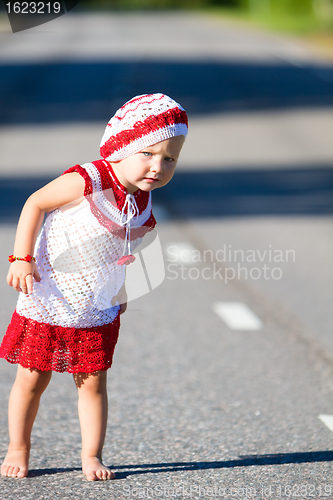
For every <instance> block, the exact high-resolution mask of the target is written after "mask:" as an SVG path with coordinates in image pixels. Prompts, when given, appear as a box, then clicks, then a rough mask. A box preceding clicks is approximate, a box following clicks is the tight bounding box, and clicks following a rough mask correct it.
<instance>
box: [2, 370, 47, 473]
mask: <svg viewBox="0 0 333 500" xmlns="http://www.w3.org/2000/svg"><path fill="white" fill-rule="evenodd" d="M51 375H52V372H51V371H47V372H42V371H39V370H33V371H30V370H29V369H27V368H23V367H22V366H20V365H19V366H18V368H17V375H16V380H15V382H14V385H13V388H12V391H11V394H10V398H9V405H8V426H9V438H10V443H9V447H8V452H7V455H6V457H5V459H4V461H3V464H2V466H1V474H2V475H3V476H10V477H26V476H27V475H28V465H29V454H30V436H31V430H32V426H33V423H34V421H35V418H36V415H37V411H38V407H39V401H40V397H41V395H42V394H43V392H44V390H45V389H46V387H47V386H48V383H49V382H50V380H51Z"/></svg>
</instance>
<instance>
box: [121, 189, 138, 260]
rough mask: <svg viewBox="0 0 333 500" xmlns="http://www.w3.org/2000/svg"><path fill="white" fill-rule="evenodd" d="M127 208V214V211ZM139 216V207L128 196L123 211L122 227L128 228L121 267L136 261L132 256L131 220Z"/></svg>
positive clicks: (133, 199)
mask: <svg viewBox="0 0 333 500" xmlns="http://www.w3.org/2000/svg"><path fill="white" fill-rule="evenodd" d="M126 208H127V213H125V210H126ZM138 214H139V209H138V205H137V204H136V200H135V198H134V196H133V195H132V194H127V195H126V199H125V203H124V206H123V208H122V211H121V225H122V226H123V227H126V234H125V241H124V251H123V256H122V257H121V258H120V259H119V260H118V264H119V265H123V264H125V265H127V264H130V263H131V262H133V261H134V260H135V257H134V255H131V220H132V219H133V218H134V217H135V216H137V215H138Z"/></svg>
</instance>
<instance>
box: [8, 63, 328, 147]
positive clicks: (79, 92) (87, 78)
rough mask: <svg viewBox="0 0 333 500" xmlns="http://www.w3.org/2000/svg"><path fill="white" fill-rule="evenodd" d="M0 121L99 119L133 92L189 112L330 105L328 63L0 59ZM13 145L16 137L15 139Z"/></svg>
mask: <svg viewBox="0 0 333 500" xmlns="http://www.w3.org/2000/svg"><path fill="white" fill-rule="evenodd" d="M0 82H1V83H0V109H1V115H0V124H3V125H13V124H22V123H56V122H78V121H85V122H88V121H94V120H95V121H96V120H98V121H103V122H105V121H107V120H108V119H109V118H110V116H112V115H113V113H114V112H115V110H116V109H117V108H118V107H119V106H121V105H122V104H123V103H124V102H125V101H127V100H128V99H130V98H132V97H133V96H134V95H138V94H144V93H154V92H164V93H166V94H169V95H171V96H172V97H173V98H174V99H176V100H178V101H179V102H180V103H181V104H182V105H183V106H184V107H185V109H186V110H187V112H188V113H189V114H190V115H194V114H208V113H216V112H219V113H221V112H239V111H241V112H244V111H246V110H248V111H253V110H263V109H264V110H269V109H285V108H290V107H295V108H299V107H302V108H307V107H308V108H311V107H323V108H324V107H327V106H333V66H331V65H329V64H326V65H325V64H321V65H320V66H315V65H313V66H312V65H310V64H308V65H304V66H301V67H297V66H295V65H292V64H289V63H288V62H284V61H278V62H275V61H274V62H269V63H265V62H260V63H259V62H254V61H253V62H243V61H239V62H235V61H222V62H220V61H209V60H208V61H172V60H168V61H162V62H157V61H146V62H145V61H141V62H140V61H125V62H124V61H113V62H90V61H89V62H68V63H67V62H59V61H58V62H49V63H46V62H41V63H37V64H36V63H31V64H22V63H19V64H2V65H0ZM18 143H19V138H18Z"/></svg>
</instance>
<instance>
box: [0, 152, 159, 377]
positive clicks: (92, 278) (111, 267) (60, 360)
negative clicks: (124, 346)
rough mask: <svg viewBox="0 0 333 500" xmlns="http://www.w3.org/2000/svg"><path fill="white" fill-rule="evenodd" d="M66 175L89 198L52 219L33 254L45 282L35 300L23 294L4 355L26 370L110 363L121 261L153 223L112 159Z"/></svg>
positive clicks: (145, 196) (146, 200) (147, 206)
mask: <svg viewBox="0 0 333 500" xmlns="http://www.w3.org/2000/svg"><path fill="white" fill-rule="evenodd" d="M69 172H78V173H80V174H81V175H82V176H83V177H84V179H85V193H84V195H85V196H84V197H83V198H82V200H78V202H75V203H73V204H70V205H66V206H64V207H62V208H60V209H57V210H54V211H53V212H51V213H50V214H48V216H47V218H46V221H45V224H44V226H43V228H42V230H41V232H40V235H39V237H38V240H37V242H36V249H35V256H36V262H37V268H38V271H39V274H40V276H41V281H40V282H36V281H34V284H33V293H32V294H31V295H29V296H28V295H24V294H23V293H20V294H19V299H18V303H17V306H16V310H15V312H14V314H13V317H12V320H11V323H10V324H9V326H8V329H7V332H6V335H5V336H4V339H3V341H2V344H1V346H0V357H2V358H5V359H6V360H7V361H9V362H10V363H19V364H20V365H22V366H24V367H25V368H35V369H39V370H43V371H45V370H53V371H59V372H64V371H67V372H70V373H77V372H83V373H91V372H94V371H97V370H107V369H108V368H109V367H110V366H111V364H112V357H113V352H114V348H115V345H116V342H117V339H118V333H119V326H120V322H119V308H120V306H119V301H120V295H119V294H120V293H121V289H122V287H123V285H124V281H125V267H126V266H125V265H121V262H122V261H123V260H124V259H125V260H126V257H124V258H123V259H122V257H123V256H124V254H125V255H126V254H127V253H130V252H129V251H128V250H129V248H130V250H132V251H133V250H134V249H135V248H136V247H137V246H138V244H139V243H140V242H141V240H142V237H143V236H144V235H145V234H146V233H147V232H148V231H150V230H152V229H153V228H154V226H155V224H156V221H155V219H154V216H153V214H152V210H151V194H150V193H147V192H143V191H141V190H137V191H136V192H135V193H134V195H130V194H129V193H128V192H127V190H126V188H124V186H122V185H121V184H120V183H119V181H118V179H117V177H116V176H115V174H114V172H113V171H112V169H111V168H110V164H109V163H108V162H107V161H104V160H99V161H95V162H92V163H86V164H84V165H82V166H81V165H76V166H75V167H72V168H71V169H69V170H67V171H66V172H65V173H69ZM119 259H122V260H121V261H120V262H119Z"/></svg>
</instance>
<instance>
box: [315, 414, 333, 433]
mask: <svg viewBox="0 0 333 500" xmlns="http://www.w3.org/2000/svg"><path fill="white" fill-rule="evenodd" d="M318 418H319V419H320V420H321V421H322V422H323V423H324V424H325V425H326V427H328V428H329V430H330V431H333V415H319V417H318Z"/></svg>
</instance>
